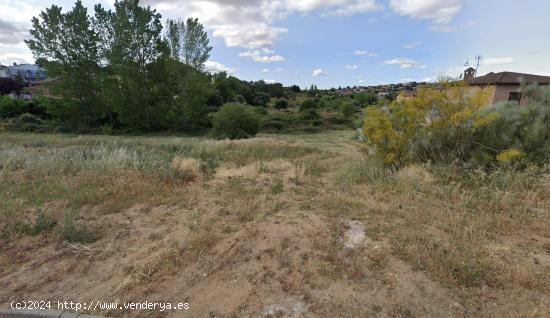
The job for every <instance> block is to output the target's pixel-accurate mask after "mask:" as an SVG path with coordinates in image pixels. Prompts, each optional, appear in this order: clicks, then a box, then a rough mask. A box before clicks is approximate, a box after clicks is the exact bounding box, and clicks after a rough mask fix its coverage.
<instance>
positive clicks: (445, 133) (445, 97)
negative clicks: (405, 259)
mask: <svg viewBox="0 0 550 318" xmlns="http://www.w3.org/2000/svg"><path fill="white" fill-rule="evenodd" d="M444 88H445V89H443V90H430V89H421V90H419V91H418V94H417V97H416V98H414V99H411V100H408V101H403V102H394V103H392V104H391V105H390V106H389V108H388V109H380V108H374V107H368V108H367V109H366V116H365V121H364V129H363V130H364V134H365V136H366V137H367V140H368V142H369V143H370V144H371V146H373V147H374V148H375V150H377V153H378V154H380V155H381V157H382V158H383V160H384V161H385V162H386V163H387V164H391V165H394V166H403V165H406V164H408V163H411V162H433V163H455V164H460V165H464V166H465V167H466V168H475V167H491V166H495V165H514V166H516V167H522V166H525V165H526V164H527V163H535V164H546V163H548V160H549V159H550V88H538V87H533V86H529V87H523V91H524V94H525V95H526V97H528V98H529V99H528V100H529V104H528V105H522V106H519V105H518V104H517V103H512V102H509V103H500V104H497V105H492V106H485V104H486V98H487V94H489V92H488V91H486V92H479V93H477V94H474V95H472V96H465V95H464V94H463V92H464V91H465V90H464V89H463V87H462V85H461V84H448V83H447V84H445V86H444Z"/></svg>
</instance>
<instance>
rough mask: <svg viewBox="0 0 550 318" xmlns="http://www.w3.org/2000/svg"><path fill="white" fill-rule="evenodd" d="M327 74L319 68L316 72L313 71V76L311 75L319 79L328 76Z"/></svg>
mask: <svg viewBox="0 0 550 318" xmlns="http://www.w3.org/2000/svg"><path fill="white" fill-rule="evenodd" d="M326 75H327V74H326V73H325V71H323V69H321V68H318V69H316V70H314V71H313V74H311V76H314V77H318V76H326Z"/></svg>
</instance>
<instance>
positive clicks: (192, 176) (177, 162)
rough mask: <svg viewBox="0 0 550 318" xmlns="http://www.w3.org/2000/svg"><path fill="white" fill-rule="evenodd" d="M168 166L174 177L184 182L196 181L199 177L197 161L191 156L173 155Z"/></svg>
mask: <svg viewBox="0 0 550 318" xmlns="http://www.w3.org/2000/svg"><path fill="white" fill-rule="evenodd" d="M170 168H171V171H172V172H173V174H174V178H175V179H178V180H181V181H184V182H193V181H197V180H199V179H200V177H201V175H200V164H199V161H197V160H196V159H193V158H184V157H180V156H177V157H174V159H172V162H171V163H170Z"/></svg>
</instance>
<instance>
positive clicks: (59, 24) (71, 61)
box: [25, 0, 101, 125]
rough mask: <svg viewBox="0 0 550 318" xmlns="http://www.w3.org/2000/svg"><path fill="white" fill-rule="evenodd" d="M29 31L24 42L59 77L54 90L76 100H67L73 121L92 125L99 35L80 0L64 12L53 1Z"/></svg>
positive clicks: (98, 72) (95, 112)
mask: <svg viewBox="0 0 550 318" xmlns="http://www.w3.org/2000/svg"><path fill="white" fill-rule="evenodd" d="M30 33H31V36H32V38H31V39H29V40H26V41H25V42H26V43H27V45H28V47H29V48H30V50H31V51H32V53H33V55H34V56H35V58H36V59H37V60H39V61H41V62H42V65H41V66H43V67H45V68H46V70H47V72H48V74H49V75H50V76H53V77H57V78H59V81H58V84H57V85H56V92H57V93H58V94H59V95H60V96H61V97H63V98H66V99H70V100H73V101H75V102H74V103H70V104H67V105H68V106H69V107H70V109H67V111H66V113H67V114H71V116H70V119H71V120H72V122H73V123H74V124H75V125H78V124H80V123H85V124H87V125H93V124H94V122H95V121H96V120H97V118H98V116H99V109H98V105H99V103H98V96H97V91H98V87H99V79H100V78H101V69H100V67H99V62H100V56H99V50H98V42H99V40H100V39H99V37H98V35H97V34H96V32H95V31H94V30H93V28H92V25H91V22H90V19H89V16H88V12H87V9H86V7H84V6H83V5H82V1H80V0H77V1H76V2H75V5H74V7H73V8H72V10H70V11H68V12H66V13H62V12H61V7H58V6H56V5H52V6H51V7H50V8H48V9H46V10H45V11H42V12H41V13H40V16H39V17H38V18H37V17H34V18H33V19H32V29H31V31H30Z"/></svg>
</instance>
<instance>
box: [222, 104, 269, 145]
mask: <svg viewBox="0 0 550 318" xmlns="http://www.w3.org/2000/svg"><path fill="white" fill-rule="evenodd" d="M259 130H260V116H259V115H258V114H257V113H256V112H255V111H254V110H253V109H252V108H251V107H250V106H247V105H244V104H238V103H229V104H225V105H223V106H222V107H221V108H220V110H219V111H218V112H216V113H214V115H213V116H212V136H213V137H214V138H218V139H223V138H229V139H241V138H249V137H251V136H255V135H256V134H257V133H258V131H259Z"/></svg>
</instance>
